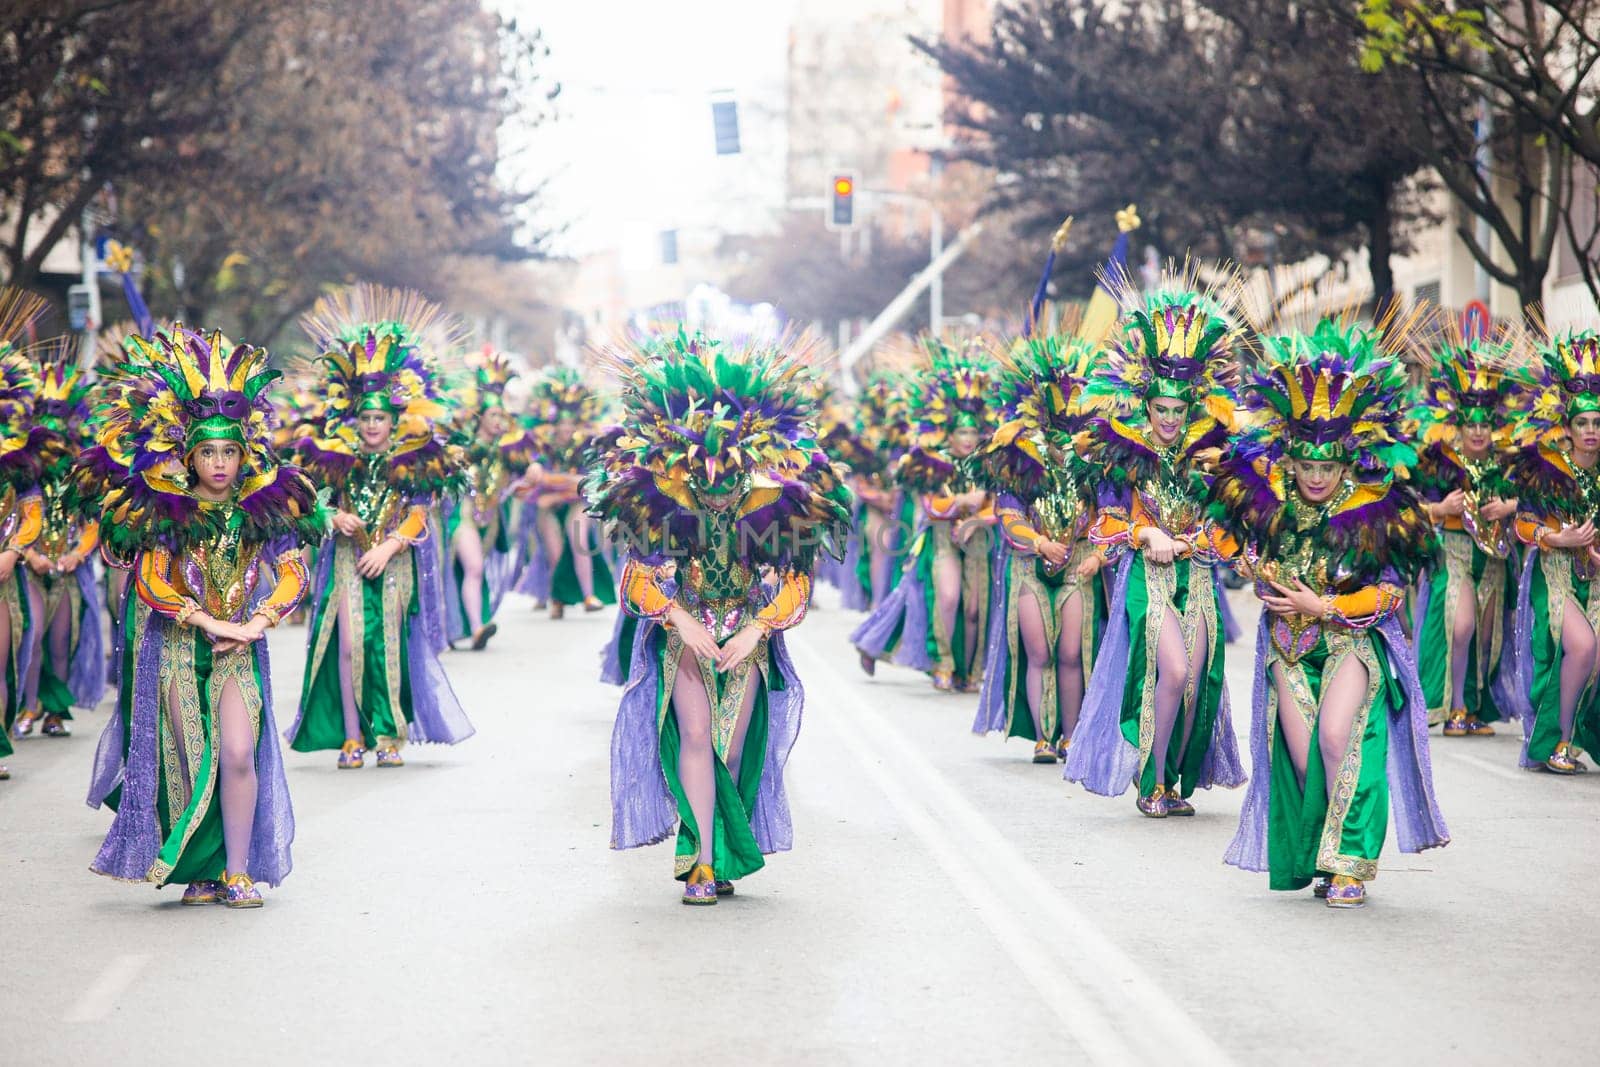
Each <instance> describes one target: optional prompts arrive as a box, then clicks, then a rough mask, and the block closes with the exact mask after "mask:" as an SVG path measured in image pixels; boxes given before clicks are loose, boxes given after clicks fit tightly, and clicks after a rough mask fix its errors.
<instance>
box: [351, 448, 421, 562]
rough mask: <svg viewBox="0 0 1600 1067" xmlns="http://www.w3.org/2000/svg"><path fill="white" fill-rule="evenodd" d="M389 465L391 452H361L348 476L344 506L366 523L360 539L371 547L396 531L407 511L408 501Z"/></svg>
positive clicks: (365, 545)
mask: <svg viewBox="0 0 1600 1067" xmlns="http://www.w3.org/2000/svg"><path fill="white" fill-rule="evenodd" d="M388 465H389V457H388V456H387V455H361V456H358V457H357V459H356V464H355V466H354V467H352V468H351V469H350V474H349V476H348V477H347V478H346V479H345V483H344V487H343V493H342V495H343V501H344V505H345V508H346V510H348V511H349V512H350V513H351V514H353V515H354V516H355V517H356V518H358V519H360V520H361V522H362V525H363V527H364V532H363V534H362V535H361V536H360V537H358V538H357V540H358V541H359V542H361V543H362V545H363V547H364V548H370V547H371V546H372V545H375V544H377V543H378V542H379V541H382V540H383V539H384V538H385V537H387V536H388V535H389V534H391V533H393V532H394V528H395V527H396V526H398V525H399V524H400V520H401V518H402V517H403V515H404V512H405V510H406V509H405V502H404V501H403V500H401V498H400V493H399V491H398V490H397V489H396V488H395V487H394V484H393V482H392V481H391V480H390V478H389V472H388V469H387V468H388Z"/></svg>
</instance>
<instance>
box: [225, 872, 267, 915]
mask: <svg viewBox="0 0 1600 1067" xmlns="http://www.w3.org/2000/svg"><path fill="white" fill-rule="evenodd" d="M222 890H223V900H222V902H223V903H224V904H226V905H227V906H228V907H230V908H259V907H261V905H263V904H265V903H266V901H264V900H262V899H261V890H259V889H257V888H256V884H255V883H254V882H252V881H251V880H250V876H249V875H248V874H245V873H244V872H243V871H241V872H239V873H238V874H229V873H228V872H227V871H223V872H222Z"/></svg>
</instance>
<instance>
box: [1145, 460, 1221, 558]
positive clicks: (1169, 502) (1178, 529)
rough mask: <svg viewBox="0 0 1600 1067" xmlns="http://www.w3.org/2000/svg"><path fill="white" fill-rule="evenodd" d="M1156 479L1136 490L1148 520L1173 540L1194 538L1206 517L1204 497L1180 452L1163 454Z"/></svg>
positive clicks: (1150, 479)
mask: <svg viewBox="0 0 1600 1067" xmlns="http://www.w3.org/2000/svg"><path fill="white" fill-rule="evenodd" d="M1160 456H1161V465H1160V468H1159V470H1158V471H1157V473H1156V475H1155V476H1154V477H1151V478H1147V479H1145V480H1144V481H1143V482H1142V483H1140V484H1139V485H1137V486H1135V487H1134V492H1135V493H1137V494H1138V497H1139V503H1140V505H1141V507H1142V508H1143V510H1144V513H1145V517H1146V518H1147V519H1148V520H1149V521H1150V522H1152V523H1154V524H1155V525H1156V526H1157V527H1158V528H1160V530H1161V531H1162V532H1163V533H1165V534H1167V535H1168V536H1169V537H1181V538H1188V537H1192V536H1193V535H1195V534H1196V533H1198V532H1199V529H1200V526H1201V519H1202V518H1203V516H1204V514H1205V509H1204V506H1203V504H1202V502H1201V493H1200V492H1199V490H1198V487H1197V486H1196V484H1195V479H1194V477H1193V475H1192V474H1191V471H1190V468H1189V463H1188V460H1186V459H1183V458H1181V457H1179V455H1178V449H1177V448H1176V447H1174V448H1173V449H1171V450H1169V451H1166V452H1162V453H1160Z"/></svg>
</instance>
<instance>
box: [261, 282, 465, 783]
mask: <svg viewBox="0 0 1600 1067" xmlns="http://www.w3.org/2000/svg"><path fill="white" fill-rule="evenodd" d="M305 327H306V330H307V332H308V333H310V334H311V336H312V338H313V339H314V340H315V341H316V342H317V344H318V345H319V346H321V348H322V349H323V356H322V363H323V366H324V368H325V373H326V377H325V379H324V387H323V397H324V400H325V403H326V405H327V406H326V412H327V422H326V424H325V425H324V426H323V428H322V432H321V433H320V434H318V435H317V436H316V437H314V438H312V439H311V440H307V441H303V442H302V443H301V446H300V452H301V455H302V456H304V457H305V459H306V463H307V468H308V470H309V471H310V473H311V474H312V476H313V477H314V478H315V479H316V480H317V482H318V484H321V485H326V486H330V487H331V488H332V489H333V494H334V495H333V504H334V506H335V507H336V509H337V510H336V511H335V513H334V516H333V531H334V536H333V538H332V539H331V540H330V541H329V542H328V543H326V544H325V545H324V546H323V548H322V550H321V551H320V552H319V553H318V558H317V573H316V577H315V579H314V580H313V582H312V609H311V623H310V633H309V635H308V647H307V650H306V672H305V679H304V683H303V684H302V686H301V690H300V714H299V716H298V717H297V718H296V719H295V722H294V725H292V726H291V727H290V728H289V730H288V732H287V734H286V735H285V736H286V737H287V738H288V739H289V741H290V743H291V745H292V747H293V748H294V750H295V751H296V752H320V751H326V750H333V749H337V750H338V752H339V762H338V766H339V767H340V768H341V769H355V768H359V767H362V766H364V765H365V762H366V753H367V751H368V750H369V749H375V750H376V753H377V762H378V766H379V767H400V766H403V765H404V762H405V761H404V759H403V758H402V757H401V755H400V748H401V746H402V745H403V744H405V743H406V742H407V741H420V742H432V743H439V744H448V745H453V744H456V743H458V742H460V741H465V740H466V739H467V738H469V737H471V736H472V733H473V729H472V724H471V723H469V722H468V721H467V717H466V714H465V713H464V712H463V711H462V710H461V704H460V702H459V701H458V700H457V699H456V695H455V692H454V691H453V690H452V689H451V688H450V682H449V680H448V679H446V677H445V674H444V670H443V668H442V667H441V666H440V665H439V656H438V650H439V648H440V647H441V646H442V644H443V634H441V633H439V632H437V631H438V630H439V628H441V627H442V626H443V623H444V619H443V616H442V614H441V613H440V612H439V611H437V610H436V609H435V606H434V604H433V603H431V601H432V600H433V598H434V597H435V596H436V595H438V594H437V590H439V589H440V588H441V586H440V576H439V568H440V552H439V548H438V543H437V540H436V539H435V538H432V537H430V536H429V533H430V527H429V512H430V511H431V510H432V509H433V508H436V507H438V506H439V502H440V501H441V500H442V499H444V498H445V497H447V496H449V495H450V494H453V493H459V492H461V491H462V489H463V488H464V482H465V479H464V475H463V465H464V463H465V457H464V456H463V454H462V452H461V450H460V449H459V448H455V447H453V446H451V445H449V444H447V442H446V441H445V440H444V439H443V437H441V436H440V431H439V430H438V429H437V424H438V423H439V422H442V421H443V420H444V418H445V417H446V416H447V415H448V414H449V409H448V408H447V407H446V406H445V404H444V402H443V399H442V397H441V395H440V382H439V377H438V373H437V368H436V366H435V364H434V362H433V360H432V358H431V355H430V353H429V352H428V351H427V350H426V348H425V346H426V345H427V344H428V343H429V342H428V338H429V337H430V336H432V335H433V334H434V333H435V332H436V331H440V330H445V329H448V327H447V326H445V325H442V323H441V316H440V311H439V308H438V306H437V305H435V304H432V303H429V302H428V301H426V300H424V299H422V298H421V297H420V296H418V295H417V294H416V293H410V292H405V293H399V292H392V291H388V290H382V289H375V288H370V287H365V286H362V287H358V288H356V289H355V290H353V291H352V292H350V293H347V294H340V295H336V296H334V297H329V298H324V299H323V300H322V301H319V303H318V304H317V306H316V307H315V308H313V309H312V312H311V314H310V315H309V316H307V318H306V320H305Z"/></svg>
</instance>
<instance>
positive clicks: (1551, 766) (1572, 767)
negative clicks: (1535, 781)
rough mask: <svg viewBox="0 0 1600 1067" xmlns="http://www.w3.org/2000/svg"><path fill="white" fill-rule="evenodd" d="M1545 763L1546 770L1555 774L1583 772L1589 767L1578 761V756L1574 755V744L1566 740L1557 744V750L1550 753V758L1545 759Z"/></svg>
mask: <svg viewBox="0 0 1600 1067" xmlns="http://www.w3.org/2000/svg"><path fill="white" fill-rule="evenodd" d="M1544 765H1545V769H1546V770H1548V771H1551V772H1553V773H1555V774H1582V773H1583V772H1584V771H1586V770H1588V769H1589V768H1587V767H1585V766H1584V765H1583V764H1581V763H1579V762H1578V758H1577V756H1575V755H1573V752H1572V745H1570V744H1569V743H1567V742H1566V741H1563V742H1561V743H1560V744H1559V745H1557V746H1556V750H1555V751H1554V752H1552V753H1550V758H1549V759H1547V760H1545V761H1544Z"/></svg>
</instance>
